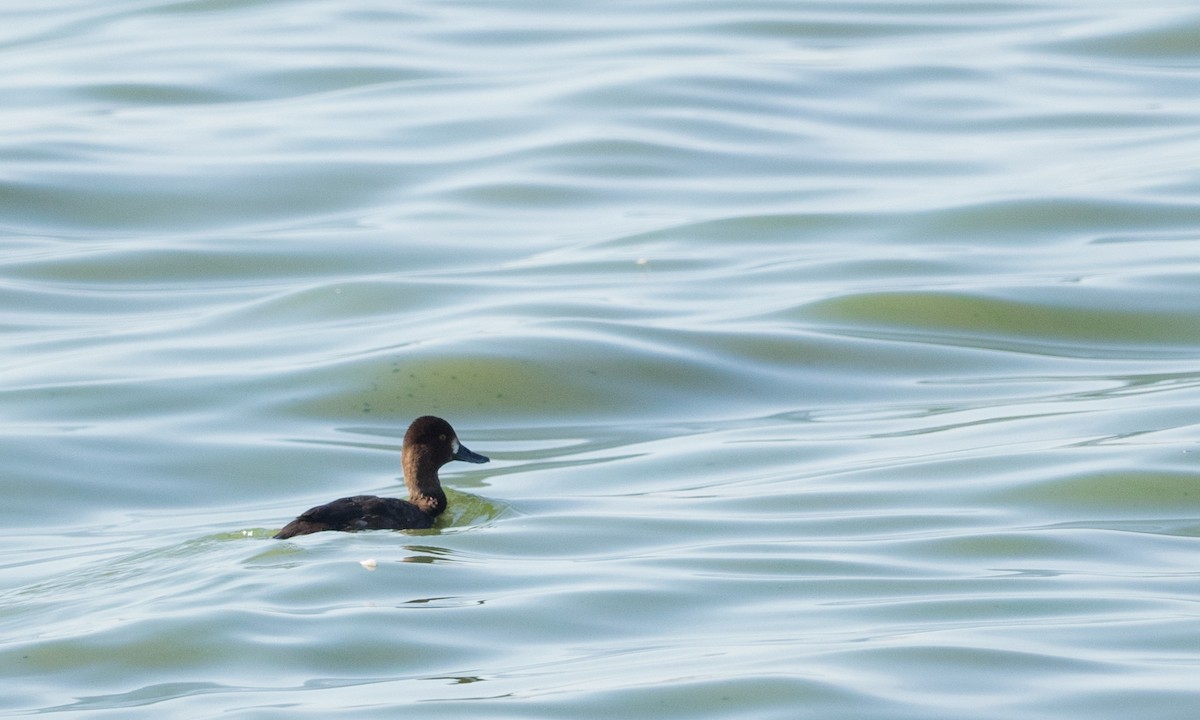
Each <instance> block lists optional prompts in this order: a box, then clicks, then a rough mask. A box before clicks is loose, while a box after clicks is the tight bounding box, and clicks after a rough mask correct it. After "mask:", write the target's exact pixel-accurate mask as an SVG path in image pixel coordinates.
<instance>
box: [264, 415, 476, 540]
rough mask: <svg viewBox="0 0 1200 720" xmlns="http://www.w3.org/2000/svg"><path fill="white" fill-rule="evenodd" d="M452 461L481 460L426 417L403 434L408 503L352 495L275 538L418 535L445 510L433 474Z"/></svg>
mask: <svg viewBox="0 0 1200 720" xmlns="http://www.w3.org/2000/svg"><path fill="white" fill-rule="evenodd" d="M451 460H463V461H466V462H470V463H485V462H487V461H488V459H487V458H486V457H484V456H483V455H480V454H479V453H474V452H471V451H470V450H468V449H467V448H465V447H464V446H463V445H462V443H460V442H459V441H458V436H457V435H455V434H454V428H452V427H450V423H448V422H446V421H445V420H443V419H441V418H439V417H433V416H432V415H425V416H424V417H419V418H417V419H416V420H413V423H412V425H409V426H408V432H406V433H404V449H403V450H402V451H401V455H400V463H401V465H402V466H403V467H404V484H405V485H406V486H408V500H401V499H399V498H385V497H376V496H375V495H355V496H354V497H345V498H341V499H340V500H334V501H333V502H331V503H326V504H324V505H318V506H317V507H315V508H312V509H310V510H306V511H304V512H303V513H301V514H300V517H298V518H296V519H295V520H293V521H291V522H290V523H288V524H287V525H285V526H284V528H283V529H282V530H280V531H279V532H278V533H276V534H275V537H276V538H281V539H282V538H290V537H293V536H295V535H308V534H309V533H315V532H321V531H323V530H341V531H343V532H357V531H358V530H418V529H422V528H428V527H433V520H434V518H436V517H437V516H438V515H441V514H442V513H443V512H444V511H445V510H446V493H444V492H442V483H441V481H440V480H438V469H439V468H441V467H442V466H443V465H445V464H446V463H448V462H450V461H451Z"/></svg>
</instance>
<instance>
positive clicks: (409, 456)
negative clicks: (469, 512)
mask: <svg viewBox="0 0 1200 720" xmlns="http://www.w3.org/2000/svg"><path fill="white" fill-rule="evenodd" d="M429 460H430V458H424V461H422V457H421V455H420V454H419V453H417V452H410V451H408V450H407V449H406V450H405V452H404V457H403V465H404V484H405V486H407V487H408V501H409V502H410V503H412V504H413V505H416V506H417V507H418V508H420V509H421V511H422V512H424V513H427V514H429V515H441V514H442V512H443V511H445V509H446V493H445V492H443V491H442V483H441V481H440V480H438V467H437V463H435V462H429Z"/></svg>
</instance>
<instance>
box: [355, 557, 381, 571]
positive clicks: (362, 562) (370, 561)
mask: <svg viewBox="0 0 1200 720" xmlns="http://www.w3.org/2000/svg"><path fill="white" fill-rule="evenodd" d="M358 564H359V565H362V566H363V567H365V568H366V569H368V570H374V569H375V568H376V567H378V565H379V563H377V562H375V558H369V559H367V560H359V561H358Z"/></svg>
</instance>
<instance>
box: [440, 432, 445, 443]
mask: <svg viewBox="0 0 1200 720" xmlns="http://www.w3.org/2000/svg"><path fill="white" fill-rule="evenodd" d="M438 440H441V441H443V442H445V440H446V433H442V434H441V435H438Z"/></svg>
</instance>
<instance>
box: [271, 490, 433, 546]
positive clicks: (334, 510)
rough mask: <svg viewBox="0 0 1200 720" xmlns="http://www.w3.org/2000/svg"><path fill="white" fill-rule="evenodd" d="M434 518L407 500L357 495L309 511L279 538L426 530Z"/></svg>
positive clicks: (291, 523) (278, 535)
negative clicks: (339, 533)
mask: <svg viewBox="0 0 1200 720" xmlns="http://www.w3.org/2000/svg"><path fill="white" fill-rule="evenodd" d="M433 519H434V516H433V515H430V514H429V513H426V512H423V511H422V510H421V508H419V507H417V506H416V505H413V504H412V503H410V502H409V501H407V500H401V499H400V498H386V497H378V496H375V495H355V496H354V497H344V498H339V499H337V500H334V501H333V502H331V503H325V504H324V505H318V506H316V507H315V508H312V509H310V510H306V511H305V512H303V513H301V514H300V517H298V518H296V519H295V520H293V521H291V522H290V523H288V524H287V525H285V526H284V527H283V529H282V530H280V531H279V532H278V533H277V534H276V535H275V537H276V538H279V539H281V540H282V539H285V538H290V537H293V536H295V535H307V534H309V533H315V532H322V531H324V530H340V531H342V532H358V531H359V530H424V529H425V528H431V527H433Z"/></svg>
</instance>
